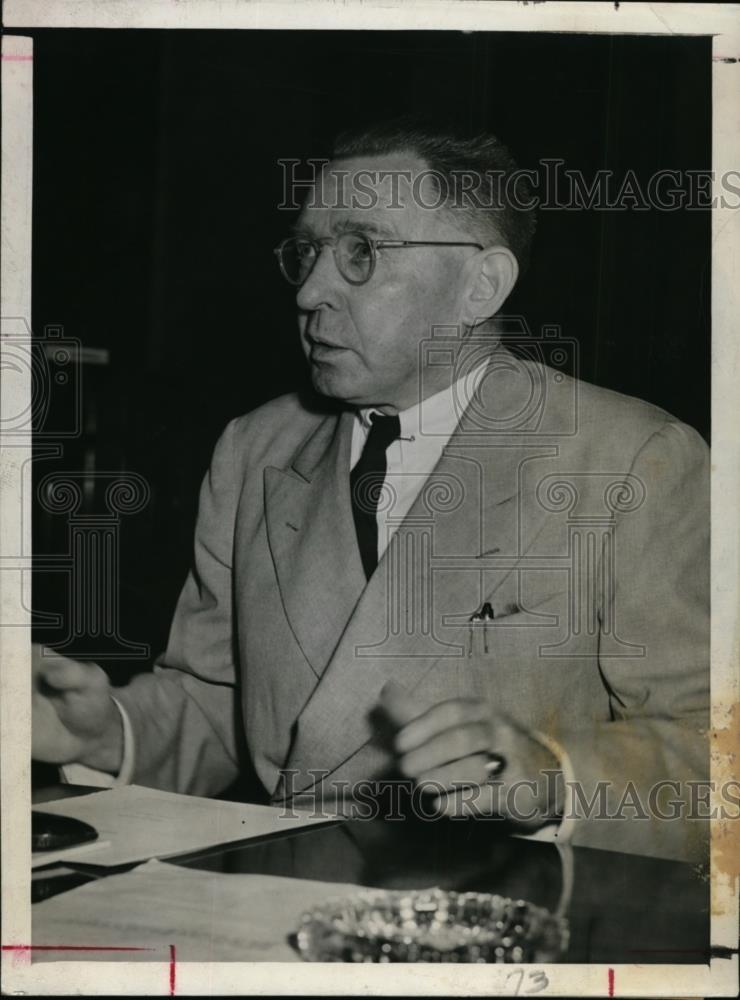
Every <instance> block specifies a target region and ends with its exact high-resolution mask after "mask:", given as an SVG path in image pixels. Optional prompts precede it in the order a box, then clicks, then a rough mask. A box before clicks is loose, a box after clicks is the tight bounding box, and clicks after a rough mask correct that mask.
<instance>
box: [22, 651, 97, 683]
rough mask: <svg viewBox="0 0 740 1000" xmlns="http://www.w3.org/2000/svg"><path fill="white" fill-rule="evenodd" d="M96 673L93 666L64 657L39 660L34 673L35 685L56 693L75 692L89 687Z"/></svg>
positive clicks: (95, 678) (94, 679)
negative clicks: (42, 685) (40, 685)
mask: <svg viewBox="0 0 740 1000" xmlns="http://www.w3.org/2000/svg"><path fill="white" fill-rule="evenodd" d="M96 674H97V671H96V670H95V668H94V665H93V664H89V663H79V662H78V661H77V660H68V659H66V657H59V658H53V659H52V658H49V659H48V660H41V661H40V662H39V664H38V668H37V671H36V683H37V685H38V684H39V682H41V683H43V684H45V685H47V686H48V687H51V688H53V689H54V690H56V691H76V690H80V689H82V688H88V687H91V686H92V685H93V684H94V683H95V681H96V680H97V677H96Z"/></svg>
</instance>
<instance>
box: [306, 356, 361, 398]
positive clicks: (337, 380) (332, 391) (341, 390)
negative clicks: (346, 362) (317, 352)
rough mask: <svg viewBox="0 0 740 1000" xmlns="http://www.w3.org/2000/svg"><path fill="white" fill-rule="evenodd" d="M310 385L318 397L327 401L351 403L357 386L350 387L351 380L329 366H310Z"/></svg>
mask: <svg viewBox="0 0 740 1000" xmlns="http://www.w3.org/2000/svg"><path fill="white" fill-rule="evenodd" d="M311 384H312V385H313V387H314V389H315V390H316V392H317V393H319V395H320V396H326V397H327V398H328V399H336V400H339V401H341V402H344V403H351V402H352V401H353V399H355V398H356V392H357V386H353V385H352V380H351V379H348V378H346V377H342V375H341V374H340V373H339V372H337V371H336V370H335V369H331V368H329V366H325V367H324V366H319V365H311ZM353 390H354V391H353Z"/></svg>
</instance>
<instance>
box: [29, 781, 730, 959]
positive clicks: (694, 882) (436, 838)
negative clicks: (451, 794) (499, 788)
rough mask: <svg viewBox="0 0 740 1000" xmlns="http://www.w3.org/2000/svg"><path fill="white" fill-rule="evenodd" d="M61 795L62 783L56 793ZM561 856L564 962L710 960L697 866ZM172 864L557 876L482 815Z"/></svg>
mask: <svg viewBox="0 0 740 1000" xmlns="http://www.w3.org/2000/svg"><path fill="white" fill-rule="evenodd" d="M70 793H73V789H71V788H69V787H68V788H66V789H65V792H64V793H62V794H70ZM51 797H57V798H58V797H60V795H59V794H58V793H55V792H54V791H53V790H52V791H49V790H47V791H46V793H45V794H42V795H34V800H35V802H36V803H37V804H38V803H40V802H42V801H44V800H48V799H49V798H51ZM571 858H572V865H573V891H572V896H571V900H570V905H569V907H568V911H567V916H568V920H569V924H570V946H569V949H568V951H567V953H566V954H565V955H564V956H563V961H566V962H598V963H607V964H619V963H630V964H632V963H641V964H647V963H692V964H697V963H702V962H706V961H707V960H708V955H709V944H710V942H709V879H708V877H707V873H706V871H705V870H703V869H702V868H701V867H699V866H696V865H690V864H684V863H681V862H677V861H666V860H660V859H656V858H648V857H640V856H637V855H629V854H622V853H618V852H612V851H599V850H591V849H588V848H582V847H576V848H573V849H572V854H571ZM170 863H172V864H175V865H184V866H187V867H191V868H198V869H204V870H209V871H214V872H220V873H231V872H233V873H242V874H246V873H251V874H263V875H280V876H287V877H291V878H298V879H312V880H318V881H325V882H337V883H339V882H341V883H352V884H356V885H367V886H373V887H383V888H388V889H411V888H426V887H429V886H440V887H441V888H444V889H452V890H457V891H479V892H495V893H499V894H500V895H504V896H512V897H514V898H522V899H526V900H529V901H531V902H533V903H535V904H538V905H541V906H546V907H548V908H549V909H551V910H554V909H556V907H557V906H558V903H559V900H560V895H561V891H562V886H563V862H562V856H561V852H560V851H558V849H557V848H556V846H555V845H554V844H551V843H542V842H537V841H531V840H523V839H519V838H515V837H511V836H508V835H506V834H505V832H504V831H503V830H502V828H501V824H499V823H497V822H495V821H485V820H480V819H477V820H472V819H467V820H457V821H455V820H448V819H442V820H436V821H427V822H423V821H421V820H410V819H404V820H401V821H390V820H367V821H363V820H350V821H347V822H345V823H342V824H340V825H335V826H329V827H321V828H318V829H315V830H312V829H308V830H303V831H301V832H299V833H295V834H293V835H287V836H282V837H279V838H273V839H270V840H265V841H262V842H257V843H251V844H247V845H240V846H237V847H234V846H231V847H229V846H226V847H221V848H217V849H212V850H210V851H206V852H203V853H200V854H198V855H191V856H188V857H186V858H180V859H177V860H174V861H173V860H172V859H170ZM75 884H79V881H78V882H76V883H75V882H71V883H70V886H69V891H70V892H74V891H75V889H74V885H75ZM111 902H112V903H113V902H114V901H113V900H112V901H111Z"/></svg>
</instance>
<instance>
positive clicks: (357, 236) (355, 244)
mask: <svg viewBox="0 0 740 1000" xmlns="http://www.w3.org/2000/svg"><path fill="white" fill-rule="evenodd" d="M335 257H336V261H337V267H338V268H339V270H340V272H341V274H342V275H343V276H344V277H345V278H346V279H347V281H350V282H352V284H354V285H361V284H363V283H364V282H366V281H367V280H368V279H369V278H370V276H371V275H372V273H373V268H374V267H375V255H374V254H373V247H372V243H371V242H370V240H369V239H368V238H367V237H366V236H363V235H362V233H344V234H343V235H342V236H340V237H339V239H338V240H337V244H336V250H335Z"/></svg>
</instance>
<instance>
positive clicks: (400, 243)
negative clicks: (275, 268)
mask: <svg viewBox="0 0 740 1000" xmlns="http://www.w3.org/2000/svg"><path fill="white" fill-rule="evenodd" d="M344 236H361V237H362V238H363V239H364V240H366V242H367V243H368V245H369V246H370V251H371V253H372V257H371V266H370V272H369V274H368V276H367V277H366V278H363V279H362V281H353V280H352V278H348V277H347V275H346V274H345V273H344V272H343V271H342V269H341V268H340V267H339V265H338V264H337V265H336V266H337V270H338V271H339V273H340V274H341V275H342V277H343V278H344V280H345V281H346V282H347V283H348V284H350V285H358V286H359V285H366V284H367V283H368V281H370V279H371V278H372V276H373V274H375V267H376V265H377V262H378V254H377V252H378V250H404V249H406V248H407V247H475V248H476V250H484V249H485V247H484V246H483V245H482V244H480V243H458V242H456V241H449V240H386V239H380V240H376V239H374V238H373V237H372V236H368V235H367V233H363V232H362V231H361V230H359V229H358V230H348V231H347V232H345V233H340V234H339V236H322V237H320V238H319V239H314V238H313V237H312V236H286V237H285V239H284V240H281V241H280V243H279V244H278V245H277V246H276V247H275V248H274V250H273V251H272V252H273V253H274V254H275V256H276V257H277V259H278V265H279V266H280V273H281V274H282V276H283V277H284V278H285V280H286V281H287V282H288V284H289V285H293V287H294V288H300V287H301V286H302V285H304V284H305V283H306V281H308V279H309V277H310V276H311V273H312V271H313V269H314V267H315V266H316V264H317V262H318V259H319V257H320V255H321V251H322V250H323V248H324V247H325V246H329V247H331V251H332V256H334V248H335V247H336V244H337V242H338V240H340V239H342V237H344ZM299 239H303V240H305V242H306V243H310V244H311V245H312V246H313V247H314V248H315V250H316V259H315V260H314V262H313V265H312V267H311V270H310V271H309V272H308V274H307V275H306V277H305V278H304V279H303V280H302V281H293V280H292V279H291V278H289V277H288V275H287V273H286V271H285V268H284V266H283V257H282V254H283V247H284V246H285V245H286V243H290V242H291V241H293V240H299ZM334 263H335V264H336V256H334Z"/></svg>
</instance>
